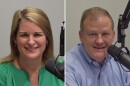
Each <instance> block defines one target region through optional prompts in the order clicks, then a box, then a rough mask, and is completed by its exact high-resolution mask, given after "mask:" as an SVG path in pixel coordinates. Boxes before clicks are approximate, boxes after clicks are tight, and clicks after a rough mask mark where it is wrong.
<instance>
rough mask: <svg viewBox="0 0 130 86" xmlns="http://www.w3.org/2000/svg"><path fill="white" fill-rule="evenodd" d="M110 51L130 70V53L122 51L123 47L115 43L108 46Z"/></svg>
mask: <svg viewBox="0 0 130 86" xmlns="http://www.w3.org/2000/svg"><path fill="white" fill-rule="evenodd" d="M108 53H109V54H110V55H111V56H112V57H113V58H114V59H115V60H116V61H119V62H120V63H121V64H123V65H124V66H125V67H126V68H128V69H129V70H130V55H128V54H127V53H126V52H124V51H122V49H121V48H118V47H116V46H114V45H111V46H110V47H109V48H108Z"/></svg>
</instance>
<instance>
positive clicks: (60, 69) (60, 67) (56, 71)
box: [45, 59, 64, 81]
mask: <svg viewBox="0 0 130 86" xmlns="http://www.w3.org/2000/svg"><path fill="white" fill-rule="evenodd" d="M45 69H46V70H48V71H49V72H50V73H52V74H53V75H55V76H56V77H57V78H59V79H61V80H62V81H64V62H62V63H60V62H58V61H55V60H52V59H50V60H48V62H47V64H46V65H45Z"/></svg>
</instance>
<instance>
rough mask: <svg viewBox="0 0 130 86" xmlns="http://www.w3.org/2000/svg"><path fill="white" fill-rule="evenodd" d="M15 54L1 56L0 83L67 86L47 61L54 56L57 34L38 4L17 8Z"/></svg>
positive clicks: (13, 38)
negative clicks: (53, 35) (54, 43)
mask: <svg viewBox="0 0 130 86" xmlns="http://www.w3.org/2000/svg"><path fill="white" fill-rule="evenodd" d="M10 45H11V54H10V55H9V56H7V57H5V58H3V59H2V60H1V64H0V86H63V82H62V81H61V80H59V79H58V78H57V77H55V76H54V75H52V74H51V73H49V72H48V71H47V70H46V69H45V67H44V65H45V63H46V61H47V60H48V59H49V58H53V37H52V31H51V26H50V22H49V19H48V17H47V15H46V14H45V13H44V12H43V11H42V10H40V9H37V8H25V9H23V10H22V11H21V10H18V11H16V12H15V14H14V17H13V21H12V28H11V35H10Z"/></svg>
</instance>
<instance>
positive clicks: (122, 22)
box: [118, 0, 130, 47]
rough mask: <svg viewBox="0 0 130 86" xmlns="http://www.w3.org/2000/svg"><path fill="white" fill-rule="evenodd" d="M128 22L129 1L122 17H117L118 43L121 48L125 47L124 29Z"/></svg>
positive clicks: (129, 17) (129, 14)
mask: <svg viewBox="0 0 130 86" xmlns="http://www.w3.org/2000/svg"><path fill="white" fill-rule="evenodd" d="M129 21H130V0H129V2H128V4H127V6H126V9H125V12H124V14H123V15H120V16H119V21H118V43H121V47H125V37H126V35H125V29H126V28H127V27H128V24H129Z"/></svg>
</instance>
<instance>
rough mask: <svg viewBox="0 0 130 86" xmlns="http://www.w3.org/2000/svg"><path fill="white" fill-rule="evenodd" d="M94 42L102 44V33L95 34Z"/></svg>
mask: <svg viewBox="0 0 130 86" xmlns="http://www.w3.org/2000/svg"><path fill="white" fill-rule="evenodd" d="M96 43H97V44H98V45H101V44H103V37H102V35H98V36H97V39H96Z"/></svg>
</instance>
